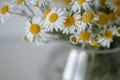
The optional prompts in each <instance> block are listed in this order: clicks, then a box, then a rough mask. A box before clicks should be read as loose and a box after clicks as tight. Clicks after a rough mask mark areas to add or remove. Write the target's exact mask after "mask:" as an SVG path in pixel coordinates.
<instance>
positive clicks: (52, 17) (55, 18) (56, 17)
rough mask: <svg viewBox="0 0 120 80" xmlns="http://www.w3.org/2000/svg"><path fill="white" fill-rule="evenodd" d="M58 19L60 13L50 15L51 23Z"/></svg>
mask: <svg viewBox="0 0 120 80" xmlns="http://www.w3.org/2000/svg"><path fill="white" fill-rule="evenodd" d="M57 19H58V15H57V14H55V13H53V14H51V15H50V17H49V21H50V22H51V23H54V22H55V21H56V20H57Z"/></svg>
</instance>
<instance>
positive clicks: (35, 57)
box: [0, 16, 69, 80]
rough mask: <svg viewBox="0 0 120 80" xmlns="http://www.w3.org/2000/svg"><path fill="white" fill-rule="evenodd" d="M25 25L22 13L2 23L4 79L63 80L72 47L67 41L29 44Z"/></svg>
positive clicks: (0, 75) (0, 63) (1, 79)
mask: <svg viewBox="0 0 120 80" xmlns="http://www.w3.org/2000/svg"><path fill="white" fill-rule="evenodd" d="M24 27H25V20H24V18H20V17H18V16H13V17H12V18H10V19H9V20H8V21H6V22H5V24H1V23H0V80H61V76H62V71H63V69H64V65H65V61H66V59H67V55H68V54H67V53H68V52H69V48H68V47H67V46H66V45H63V44H64V43H63V44H61V43H50V44H45V45H44V46H36V45H34V44H29V43H25V42H24V41H23V40H22V36H23V34H24Z"/></svg>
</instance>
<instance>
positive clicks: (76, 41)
mask: <svg viewBox="0 0 120 80" xmlns="http://www.w3.org/2000/svg"><path fill="white" fill-rule="evenodd" d="M78 40H79V39H78V37H77V36H75V35H72V36H70V42H71V43H72V44H74V45H75V44H77V43H78Z"/></svg>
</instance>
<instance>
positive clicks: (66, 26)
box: [60, 13, 80, 34]
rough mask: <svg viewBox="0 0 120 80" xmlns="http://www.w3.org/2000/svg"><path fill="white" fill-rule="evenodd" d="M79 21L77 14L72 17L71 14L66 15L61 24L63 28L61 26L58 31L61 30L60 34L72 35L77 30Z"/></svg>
mask: <svg viewBox="0 0 120 80" xmlns="http://www.w3.org/2000/svg"><path fill="white" fill-rule="evenodd" d="M66 14H67V13H66ZM79 19H80V14H79V13H75V14H73V15H71V14H68V15H66V18H65V22H64V23H63V26H61V28H60V30H62V32H63V33H66V34H69V33H70V34H72V33H74V32H75V30H77V29H78V26H80V21H79Z"/></svg>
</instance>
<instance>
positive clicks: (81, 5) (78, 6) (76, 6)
mask: <svg viewBox="0 0 120 80" xmlns="http://www.w3.org/2000/svg"><path fill="white" fill-rule="evenodd" d="M91 1H92V0H76V1H74V3H73V6H72V10H73V11H74V12H76V11H82V9H84V10H86V11H88V10H91V8H90V4H89V3H90V2H91Z"/></svg>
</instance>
